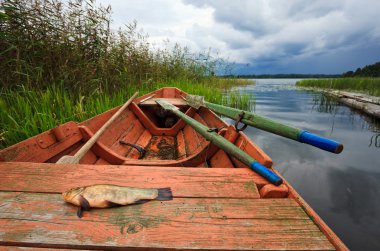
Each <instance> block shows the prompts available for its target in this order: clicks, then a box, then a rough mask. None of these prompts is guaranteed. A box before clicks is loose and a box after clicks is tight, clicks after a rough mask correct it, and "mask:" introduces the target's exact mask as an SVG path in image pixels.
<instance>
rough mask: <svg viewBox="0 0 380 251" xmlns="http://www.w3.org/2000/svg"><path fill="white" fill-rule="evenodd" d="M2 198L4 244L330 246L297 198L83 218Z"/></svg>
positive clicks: (22, 197) (65, 207)
mask: <svg viewBox="0 0 380 251" xmlns="http://www.w3.org/2000/svg"><path fill="white" fill-rule="evenodd" d="M0 198H1V201H2V202H3V203H4V204H3V206H2V207H0V232H2V233H5V234H3V235H1V236H0V243H27V244H29V245H37V244H43V245H46V246H50V247H61V246H62V245H65V246H66V247H69V248H70V247H76V248H78V247H79V248H84V249H94V248H97V249H104V248H170V249H171V248H173V249H197V250H198V249H208V250H210V249H219V250H220V249H227V250H231V249H266V250H279V249H293V250H300V249H302V250H307V249H311V250H316V249H318V250H322V249H323V250H331V249H333V247H332V246H331V244H330V243H329V241H328V240H327V239H326V237H325V236H324V235H323V234H322V233H321V232H320V231H319V229H318V228H317V227H316V226H315V224H314V223H313V222H312V221H311V220H310V218H309V217H308V216H307V215H306V214H305V213H304V211H303V210H302V209H300V207H299V206H298V205H297V204H296V203H295V202H294V201H293V200H292V199H267V200H259V199H255V200H239V199H203V198H175V199H174V200H172V201H165V202H160V201H151V202H148V203H145V204H140V205H131V206H128V207H116V208H110V209H94V210H91V211H89V212H87V211H86V212H85V213H84V217H83V218H82V219H78V218H77V216H76V210H77V207H74V206H72V205H69V204H66V203H64V202H63V201H62V197H61V195H58V194H41V193H39V194H38V193H37V194H34V193H9V192H7V193H4V192H0ZM274 212H275V213H274Z"/></svg>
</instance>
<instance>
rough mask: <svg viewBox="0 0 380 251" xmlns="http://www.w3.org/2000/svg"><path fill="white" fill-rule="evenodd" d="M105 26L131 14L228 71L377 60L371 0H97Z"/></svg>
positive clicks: (378, 33) (158, 39)
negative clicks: (106, 14) (107, 10)
mask: <svg viewBox="0 0 380 251" xmlns="http://www.w3.org/2000/svg"><path fill="white" fill-rule="evenodd" d="M97 3H98V4H99V3H100V4H101V5H103V6H106V5H111V7H112V12H113V14H112V19H113V24H112V27H113V28H114V29H117V28H118V27H123V26H124V25H126V24H129V23H131V22H133V21H134V20H135V21H137V25H138V29H139V30H140V31H142V32H144V33H146V34H148V35H149V38H148V40H149V42H150V43H151V44H152V46H153V47H154V48H160V47H163V46H165V41H169V42H170V43H172V44H174V43H179V44H180V45H182V46H187V47H188V48H189V49H190V50H191V51H192V52H194V53H197V52H205V51H209V50H210V51H211V53H212V55H213V56H214V57H220V58H222V59H224V60H225V61H227V62H230V63H232V64H234V70H233V72H232V73H234V74H274V73H302V74H309V73H310V74H315V73H321V74H340V73H343V72H347V71H349V70H356V68H358V67H363V66H365V65H369V64H373V63H375V62H378V61H380V16H379V13H380V1H379V0H361V1H358V0H334V1H331V0H204V1H201V0H149V1H148V0H97Z"/></svg>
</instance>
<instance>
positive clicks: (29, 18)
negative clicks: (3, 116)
mask: <svg viewBox="0 0 380 251" xmlns="http://www.w3.org/2000/svg"><path fill="white" fill-rule="evenodd" d="M110 24H111V7H110V6H107V7H102V6H100V5H97V4H96V3H95V1H94V0H69V1H62V0H43V1H42V0H3V1H1V2H0V38H1V40H0V76H1V86H2V87H7V88H13V87H15V86H17V85H20V84H21V85H24V86H28V87H33V88H39V89H41V88H47V87H48V86H50V85H51V84H53V83H54V84H58V83H59V84H60V83H63V86H64V88H66V89H67V90H70V91H76V92H77V91H80V92H86V93H91V92H92V90H93V89H96V88H103V86H112V87H113V88H112V90H113V89H115V88H125V87H126V86H128V85H131V84H135V85H136V84H137V85H141V84H144V83H145V82H151V81H153V82H167V81H171V80H181V81H190V82H197V81H200V80H202V79H203V78H204V77H206V76H212V75H213V74H214V72H215V71H216V68H217V67H220V66H221V65H223V61H222V60H220V59H218V58H213V57H211V56H210V54H209V53H208V52H202V53H191V51H189V49H188V48H186V47H181V46H179V45H174V46H171V45H168V46H167V47H166V48H161V49H156V50H153V49H152V46H151V45H150V43H149V42H148V39H147V38H148V36H147V35H146V34H144V33H143V32H139V30H138V29H137V23H136V22H134V23H131V24H129V25H126V26H125V28H122V29H119V30H118V31H117V32H115V31H113V30H111V28H110Z"/></svg>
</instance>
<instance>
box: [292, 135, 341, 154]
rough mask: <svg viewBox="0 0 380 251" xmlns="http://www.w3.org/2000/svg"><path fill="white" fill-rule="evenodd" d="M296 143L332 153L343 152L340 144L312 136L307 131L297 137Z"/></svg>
mask: <svg viewBox="0 0 380 251" xmlns="http://www.w3.org/2000/svg"><path fill="white" fill-rule="evenodd" d="M298 141H299V142H302V143H306V144H309V145H312V146H315V147H318V148H320V149H323V150H325V151H329V152H332V153H340V152H342V151H343V145H342V144H341V143H339V142H336V141H334V140H331V139H327V138H324V137H321V136H318V135H315V134H312V133H310V132H307V131H303V132H301V133H300V135H299V136H298Z"/></svg>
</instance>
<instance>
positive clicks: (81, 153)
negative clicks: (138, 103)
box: [57, 92, 139, 164]
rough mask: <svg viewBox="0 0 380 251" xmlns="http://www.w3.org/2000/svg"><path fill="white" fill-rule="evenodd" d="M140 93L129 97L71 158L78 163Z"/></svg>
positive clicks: (60, 161)
mask: <svg viewBox="0 0 380 251" xmlns="http://www.w3.org/2000/svg"><path fill="white" fill-rule="evenodd" d="M138 93H139V92H135V94H133V96H132V97H131V98H130V99H128V101H127V102H126V103H125V104H124V105H123V106H122V107H120V109H119V110H118V111H117V112H115V114H114V115H112V117H111V118H110V119H109V120H108V121H107V122H106V123H105V124H104V125H103V126H102V127H101V128H100V129H99V130H98V131H97V132H96V133H95V134H94V136H92V137H91V138H90V139H89V140H88V141H87V142H86V144H84V145H83V146H82V148H81V149H79V151H78V152H76V153H75V155H74V156H72V157H71V159H72V160H74V161H76V163H78V162H79V160H80V159H81V158H83V156H84V155H85V154H86V153H87V152H88V150H90V149H91V147H92V146H93V145H94V144H95V143H96V141H97V140H98V139H99V137H100V136H101V135H102V134H103V133H104V132H105V131H106V129H107V128H108V126H109V125H110V124H112V122H113V121H114V120H115V119H116V118H117V117H118V116H119V115H120V114H121V113H122V112H123V111H124V110H125V108H127V106H129V105H130V104H131V103H132V101H133V100H134V99H135V97H136V96H137V95H138ZM63 159H64V158H63V157H62V158H61V159H59V160H58V161H57V164H60V163H62V161H63Z"/></svg>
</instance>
